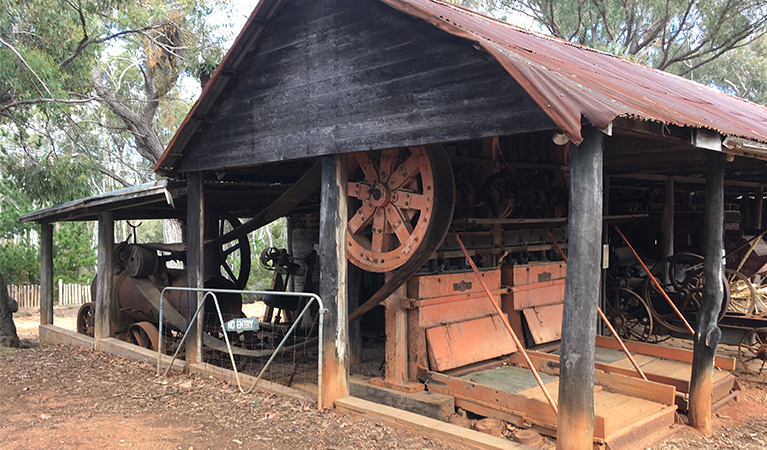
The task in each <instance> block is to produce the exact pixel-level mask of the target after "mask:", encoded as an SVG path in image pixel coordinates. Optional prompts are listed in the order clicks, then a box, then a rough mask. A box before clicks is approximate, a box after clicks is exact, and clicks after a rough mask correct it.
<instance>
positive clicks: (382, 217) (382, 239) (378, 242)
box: [371, 208, 390, 253]
mask: <svg viewBox="0 0 767 450" xmlns="http://www.w3.org/2000/svg"><path fill="white" fill-rule="evenodd" d="M389 234H390V233H387V232H386V214H385V213H384V211H383V209H381V208H376V212H375V214H374V215H373V238H372V239H371V244H372V245H371V249H372V250H373V251H374V252H378V253H384V252H387V251H389Z"/></svg>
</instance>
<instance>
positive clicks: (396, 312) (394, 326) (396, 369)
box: [384, 274, 407, 384]
mask: <svg viewBox="0 0 767 450" xmlns="http://www.w3.org/2000/svg"><path fill="white" fill-rule="evenodd" d="M387 275H388V274H387ZM387 278H388V277H387ZM405 297H407V287H406V286H405V285H404V284H403V285H402V286H400V287H399V288H397V290H396V291H394V293H393V294H392V295H390V296H389V298H387V299H386V301H384V308H385V317H386V319H385V326H386V374H385V376H384V379H385V380H386V382H387V384H404V383H405V382H406V381H407V311H406V310H405V308H403V307H402V302H403V301H404V300H405Z"/></svg>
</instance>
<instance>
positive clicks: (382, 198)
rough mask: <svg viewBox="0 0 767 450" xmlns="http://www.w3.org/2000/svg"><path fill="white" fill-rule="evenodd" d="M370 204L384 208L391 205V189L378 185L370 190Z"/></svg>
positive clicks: (381, 184)
mask: <svg viewBox="0 0 767 450" xmlns="http://www.w3.org/2000/svg"><path fill="white" fill-rule="evenodd" d="M369 194H370V203H371V204H372V205H373V206H375V207H377V208H382V207H384V206H386V205H387V204H388V203H389V200H390V199H391V191H390V190H389V187H388V186H386V185H385V184H383V183H380V182H378V183H376V184H374V185H373V187H372V188H370V192H369Z"/></svg>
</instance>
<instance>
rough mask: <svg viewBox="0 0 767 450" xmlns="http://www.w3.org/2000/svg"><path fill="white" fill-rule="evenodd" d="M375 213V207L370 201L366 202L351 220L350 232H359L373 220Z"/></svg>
mask: <svg viewBox="0 0 767 450" xmlns="http://www.w3.org/2000/svg"><path fill="white" fill-rule="evenodd" d="M374 213H375V207H374V206H373V205H372V204H371V203H370V202H365V203H364V204H363V205H362V207H361V208H360V209H358V210H357V212H356V213H354V216H353V217H352V218H351V220H349V232H350V233H351V234H357V233H359V232H360V231H361V230H362V229H363V228H365V227H366V226H367V225H368V224H369V223H370V222H371V221H372V220H373V214H374Z"/></svg>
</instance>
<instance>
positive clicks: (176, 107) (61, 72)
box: [0, 0, 231, 189]
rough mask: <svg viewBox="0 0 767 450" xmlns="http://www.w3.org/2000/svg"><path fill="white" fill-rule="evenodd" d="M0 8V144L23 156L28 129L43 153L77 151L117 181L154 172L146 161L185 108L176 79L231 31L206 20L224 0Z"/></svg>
mask: <svg viewBox="0 0 767 450" xmlns="http://www.w3.org/2000/svg"><path fill="white" fill-rule="evenodd" d="M0 5H2V7H1V8H2V9H3V10H4V14H2V15H0V134H5V136H2V135H0V145H3V144H5V146H6V147H8V148H10V149H11V150H12V151H15V152H20V151H27V152H29V151H30V147H33V145H32V143H31V142H29V140H28V139H27V138H26V136H24V135H25V134H26V133H29V132H30V130H34V131H35V132H36V133H38V134H39V135H41V136H44V140H43V142H42V143H41V144H42V146H44V147H45V150H46V152H53V153H63V152H70V153H73V152H78V153H80V154H81V155H82V157H83V158H84V159H87V160H89V161H90V163H91V165H92V166H93V171H94V173H95V171H96V170H100V171H101V172H102V173H104V174H107V175H109V176H110V177H112V178H113V179H114V180H116V181H117V182H119V183H121V184H123V185H126V184H135V183H142V182H146V181H149V180H150V179H152V178H153V172H152V170H151V164H149V163H147V162H146V161H144V160H143V158H147V159H149V160H150V161H149V162H150V163H152V162H154V160H156V156H157V153H158V152H161V150H162V148H163V146H164V145H165V144H167V142H168V141H169V140H170V138H171V136H172V135H173V134H174V133H175V130H176V129H177V127H178V125H179V124H180V123H181V121H182V120H183V118H184V116H185V115H186V112H187V111H188V110H189V107H190V106H191V105H190V99H188V98H187V99H184V98H183V97H188V94H187V95H184V94H182V93H181V92H180V91H179V87H178V85H179V80H180V79H181V78H183V77H189V76H192V77H196V76H197V73H198V71H199V68H200V67H201V66H212V67H215V66H216V65H217V64H218V62H219V61H220V59H221V57H222V56H223V52H224V48H223V43H224V41H225V39H226V38H228V37H229V35H230V30H228V27H229V25H216V24H214V23H212V22H211V21H210V20H209V17H210V15H211V14H212V13H213V12H217V11H222V10H227V9H229V8H231V4H230V1H229V0H177V1H174V2H167V1H163V0H144V1H137V0H81V1H78V2H71V1H69V0H53V1H43V0H28V1H24V2H20V1H16V0H0ZM94 70H96V71H95V72H94ZM95 80H100V81H99V82H100V84H102V85H103V86H104V89H105V90H104V91H99V96H101V99H100V101H98V102H94V101H92V100H94V99H95V98H96V97H97V96H96V95H95V93H94V88H95V87H96V84H95V83H96V81H95ZM101 94H103V95H101ZM156 115H159V117H160V120H158V121H156V122H155V116H156ZM153 128H154V132H153V131H152V130H153ZM11 136H14V138H11ZM147 148H149V149H150V151H147ZM105 187H106V188H107V189H111V188H114V187H115V186H113V185H112V186H105Z"/></svg>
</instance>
